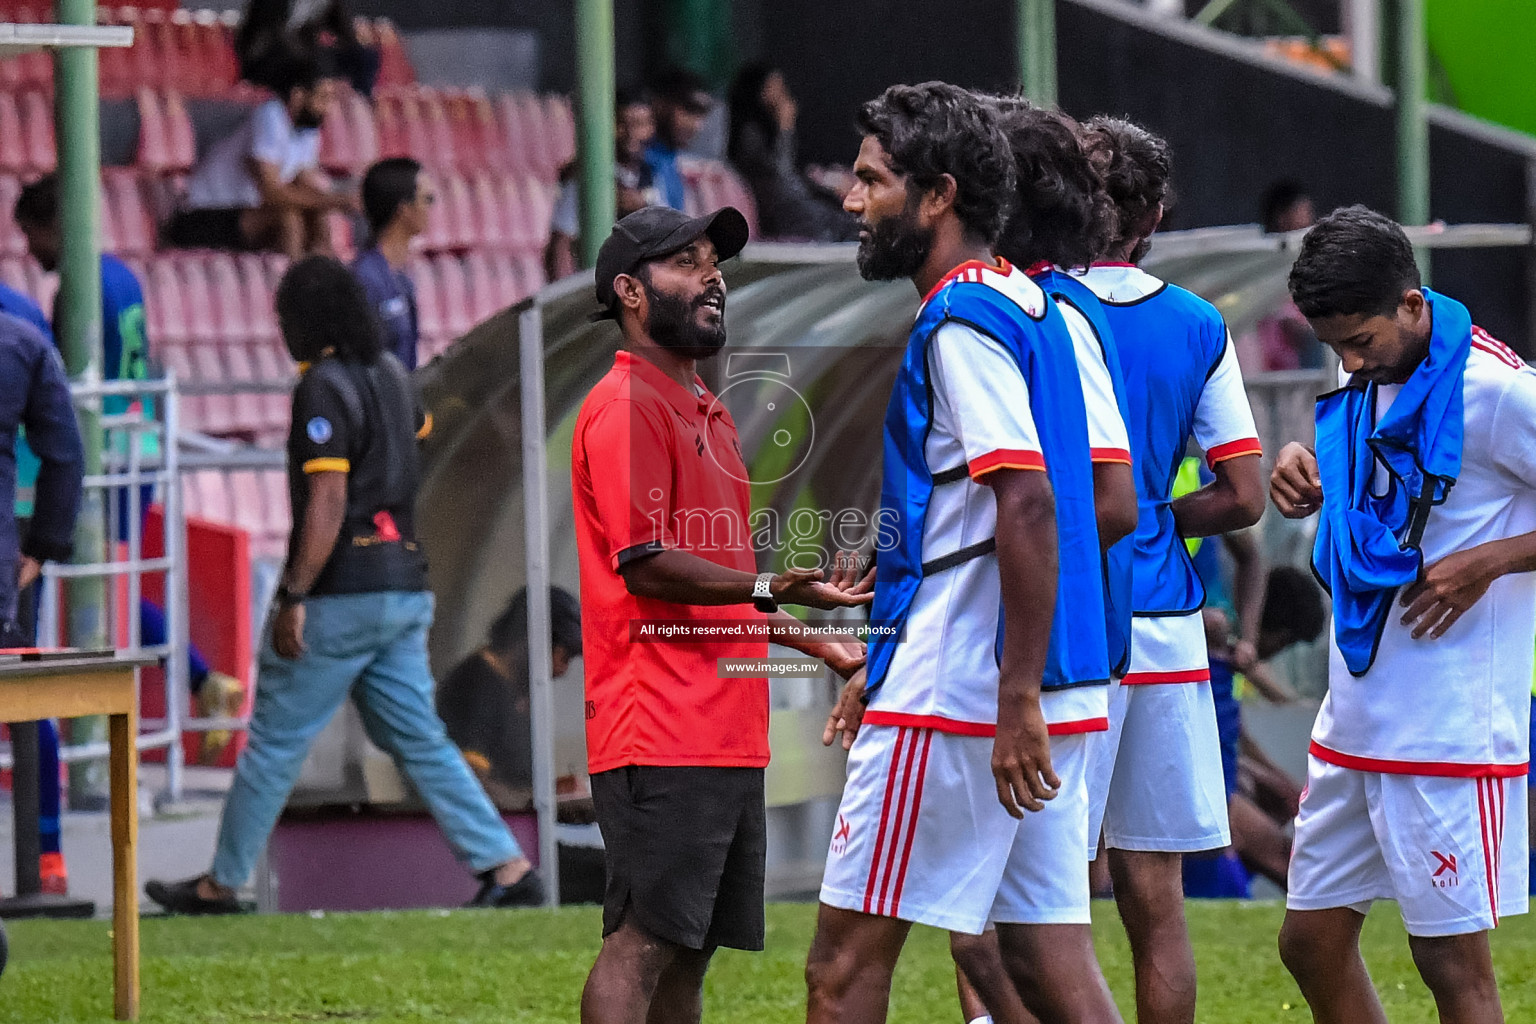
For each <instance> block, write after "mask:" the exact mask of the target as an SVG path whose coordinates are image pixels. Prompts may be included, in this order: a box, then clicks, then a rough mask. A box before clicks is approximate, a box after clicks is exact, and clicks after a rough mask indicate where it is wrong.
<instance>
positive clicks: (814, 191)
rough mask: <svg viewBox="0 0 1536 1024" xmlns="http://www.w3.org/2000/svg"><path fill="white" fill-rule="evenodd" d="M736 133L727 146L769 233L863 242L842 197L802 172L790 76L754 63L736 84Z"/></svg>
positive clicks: (733, 106)
mask: <svg viewBox="0 0 1536 1024" xmlns="http://www.w3.org/2000/svg"><path fill="white" fill-rule="evenodd" d="M730 105H731V135H730V143H729V144H728V146H727V148H726V155H727V156H728V157H729V158H730V161H731V163H732V164H734V165H735V167H736V170H737V171H739V172H740V173H741V176H742V177H743V178H745V179H746V180H747V186H748V187H749V188H751V189H752V197H753V198H754V199H755V200H756V201H757V216H758V220H759V222H760V223H761V225H762V232H763V235H764V236H766V237H768V238H792V239H798V240H808V241H813V242H848V241H854V240H856V239H857V238H858V235H859V230H858V226H857V225H856V224H855V222H854V218H853V217H851V216H849V215H848V214H847V213H846V212H844V210H843V200H842V197H841V196H837V195H834V194H832V193H831V192H829V191H827V190H826V189H823V188H822V187H821V186H820V185H817V184H816V183H815V182H813V181H811V180H810V179H809V178H807V177H806V176H805V174H804V173H803V172H802V171H801V170H800V165H799V163H798V160H797V156H796V148H795V118H796V116H797V113H798V108H797V106H796V105H795V98H794V97H793V96H791V95H790V92H789V86H788V85H787V84H786V83H785V81H784V75H783V73H782V72H780V71H779V70H778V69H776V68H772V67H770V66H768V65H767V64H749V65H747V66H746V67H745V68H743V69H742V70H741V73H740V74H738V75H737V76H736V81H735V83H734V84H733V85H732V86H731V95H730Z"/></svg>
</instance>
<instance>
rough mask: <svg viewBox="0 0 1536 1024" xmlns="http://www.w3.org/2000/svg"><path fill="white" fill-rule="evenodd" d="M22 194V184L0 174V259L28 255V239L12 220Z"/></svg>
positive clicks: (6, 175)
mask: <svg viewBox="0 0 1536 1024" xmlns="http://www.w3.org/2000/svg"><path fill="white" fill-rule="evenodd" d="M20 192H21V182H19V181H17V180H16V179H15V178H13V177H12V176H10V175H9V174H0V258H4V257H16V256H25V255H26V254H27V238H26V236H25V235H23V234H22V233H21V229H20V228H18V227H17V226H16V222H15V220H13V219H12V218H11V211H12V210H14V209H15V208H16V196H17V195H19V194H20Z"/></svg>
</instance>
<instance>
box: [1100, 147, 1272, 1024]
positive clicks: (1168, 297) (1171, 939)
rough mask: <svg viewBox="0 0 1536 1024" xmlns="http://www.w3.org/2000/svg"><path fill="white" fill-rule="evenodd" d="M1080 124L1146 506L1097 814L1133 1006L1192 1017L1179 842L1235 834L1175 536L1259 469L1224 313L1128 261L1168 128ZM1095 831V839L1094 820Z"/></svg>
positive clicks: (1245, 498) (1195, 531)
mask: <svg viewBox="0 0 1536 1024" xmlns="http://www.w3.org/2000/svg"><path fill="white" fill-rule="evenodd" d="M1083 137H1084V141H1085V144H1086V145H1087V147H1088V150H1089V153H1090V156H1091V157H1092V158H1093V160H1094V161H1095V164H1096V165H1097V166H1098V168H1099V170H1100V173H1101V174H1102V175H1103V177H1104V181H1105V188H1106V191H1107V192H1108V193H1109V195H1110V197H1111V198H1112V199H1113V200H1114V203H1115V206H1116V208H1117V211H1118V213H1119V225H1118V232H1117V234H1116V237H1115V239H1114V241H1113V242H1112V243H1111V245H1110V249H1109V252H1108V254H1106V255H1105V256H1104V257H1102V258H1101V259H1100V260H1098V261H1096V262H1095V263H1094V265H1093V267H1091V268H1090V269H1088V270H1087V271H1086V272H1082V273H1081V280H1082V282H1083V284H1085V285H1087V287H1088V288H1089V289H1090V290H1091V291H1092V293H1093V294H1094V295H1096V296H1097V297H1098V299H1099V300H1100V302H1101V304H1102V313H1103V316H1104V318H1105V320H1106V321H1107V322H1108V324H1109V327H1110V329H1111V330H1112V331H1113V332H1114V336H1115V349H1114V351H1115V353H1116V355H1117V357H1118V360H1119V366H1120V371H1121V373H1122V374H1123V376H1124V379H1125V387H1126V392H1127V395H1128V398H1129V402H1128V412H1129V415H1128V417H1127V422H1128V424H1129V426H1130V436H1131V453H1132V458H1133V461H1134V468H1135V476H1136V491H1137V500H1138V504H1139V506H1140V520H1139V522H1138V523H1137V527H1136V535H1135V538H1134V546H1135V556H1134V561H1133V565H1134V572H1133V579H1132V587H1131V590H1132V597H1133V601H1132V607H1133V609H1134V612H1135V615H1134V617H1133V619H1132V621H1131V653H1130V664H1129V666H1128V669H1127V671H1126V672H1125V674H1124V675H1123V676H1122V677H1121V678H1120V679H1119V680H1118V681H1117V682H1116V683H1115V684H1114V685H1113V686H1112V687H1111V689H1110V729H1109V731H1108V732H1107V733H1105V734H1103V735H1102V736H1101V737H1098V738H1097V739H1098V740H1100V741H1101V742H1098V743H1097V744H1096V747H1095V755H1096V756H1095V758H1094V763H1093V766H1092V768H1091V776H1090V778H1091V783H1090V784H1091V785H1092V786H1093V787H1094V788H1093V810H1094V813H1095V815H1096V817H1097V818H1098V819H1100V820H1102V823H1103V832H1104V845H1105V848H1106V853H1105V856H1106V858H1107V860H1108V862H1109V871H1110V875H1111V877H1112V878H1113V879H1114V889H1115V903H1116V906H1117V907H1118V908H1119V911H1120V919H1121V921H1122V922H1123V923H1124V924H1125V930H1126V936H1127V938H1128V939H1129V940H1130V945H1131V956H1132V961H1133V964H1134V967H1135V974H1136V1017H1137V1020H1138V1021H1140V1022H1141V1024H1189V1022H1190V1021H1193V1020H1194V1017H1195V996H1196V974H1195V959H1194V950H1193V948H1192V946H1191V944H1190V940H1189V933H1188V929H1187V926H1186V924H1185V920H1184V890H1183V877H1182V861H1183V855H1184V854H1185V853H1194V852H1198V851H1202V850H1214V849H1220V848H1222V847H1225V846H1227V845H1229V844H1230V842H1231V838H1230V830H1229V827H1228V823H1227V801H1226V787H1225V785H1224V780H1223V774H1222V766H1221V742H1220V734H1219V732H1218V729H1217V725H1216V710H1215V703H1214V700H1213V694H1212V688H1211V681H1210V666H1209V662H1208V661H1207V656H1206V646H1205V628H1204V624H1203V622H1202V619H1201V613H1200V608H1201V605H1202V604H1203V603H1204V599H1205V592H1204V588H1203V586H1202V585H1201V583H1200V579H1199V575H1198V574H1197V573H1196V572H1195V570H1194V566H1193V565H1192V564H1191V562H1190V558H1189V551H1188V549H1187V548H1186V547H1185V543H1184V539H1185V538H1186V537H1208V536H1214V535H1216V534H1220V533H1227V532H1230V531H1233V530H1239V529H1243V528H1245V527H1248V526H1251V525H1253V524H1254V523H1255V522H1257V521H1258V519H1259V516H1260V515H1262V514H1263V511H1264V484H1263V474H1262V472H1261V470H1260V468H1259V442H1258V437H1257V431H1256V430H1255V428H1254V421H1253V414H1252V412H1251V411H1250V410H1249V407H1248V398H1247V395H1246V394H1245V392H1244V390H1243V380H1242V375H1241V373H1240V372H1239V370H1238V365H1237V355H1236V352H1235V351H1234V349H1233V346H1232V342H1231V337H1230V336H1229V334H1228V332H1227V327H1226V324H1225V323H1224V322H1223V321H1222V317H1221V314H1220V313H1219V312H1218V311H1217V310H1216V308H1215V307H1214V306H1212V305H1211V304H1210V303H1209V302H1207V301H1205V300H1204V299H1202V298H1200V297H1199V296H1197V295H1194V294H1193V293H1191V292H1189V291H1187V290H1185V289H1183V288H1180V287H1179V286H1178V285H1174V284H1169V283H1167V282H1165V281H1162V280H1159V279H1158V278H1157V277H1155V276H1154V275H1152V274H1149V273H1148V272H1147V271H1145V270H1143V269H1142V268H1141V267H1139V266H1137V264H1138V263H1139V261H1140V260H1141V259H1142V257H1144V256H1145V255H1146V253H1147V251H1148V250H1149V249H1150V247H1151V237H1152V233H1153V232H1154V231H1156V229H1157V226H1158V223H1159V222H1160V221H1161V219H1162V214H1163V200H1164V198H1165V197H1166V195H1167V192H1168V188H1169V179H1170V175H1171V156H1170V154H1169V150H1168V145H1167V143H1166V142H1164V141H1163V140H1162V139H1159V138H1158V137H1157V136H1155V135H1153V134H1152V133H1150V132H1148V131H1146V130H1145V129H1143V128H1141V127H1139V126H1137V125H1134V124H1131V123H1129V122H1126V121H1121V120H1117V119H1112V118H1094V119H1093V120H1091V121H1089V122H1088V124H1087V125H1085V126H1084V132H1083ZM1191 442H1193V443H1194V444H1195V445H1197V446H1198V447H1199V448H1200V449H1201V450H1202V451H1203V452H1204V454H1205V461H1206V462H1207V463H1208V464H1209V465H1210V467H1211V469H1212V472H1213V474H1214V481H1213V482H1212V483H1210V484H1208V485H1206V486H1204V487H1201V488H1199V489H1198V490H1196V491H1194V492H1192V493H1189V494H1185V495H1183V496H1181V497H1178V498H1174V496H1173V493H1172V491H1173V486H1174V482H1175V480H1176V478H1177V475H1178V470H1179V466H1180V464H1181V463H1182V461H1183V459H1184V456H1185V454H1186V451H1187V449H1188V447H1189V445H1190V444H1191ZM1245 639H1249V640H1256V639H1257V638H1256V637H1248V638H1245ZM1091 834H1094V836H1095V840H1097V829H1093V830H1092V833H1091ZM1095 852H1096V851H1092V852H1089V853H1088V856H1089V858H1090V859H1093V858H1094V854H1095Z"/></svg>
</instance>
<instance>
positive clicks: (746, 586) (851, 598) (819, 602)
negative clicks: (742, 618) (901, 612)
mask: <svg viewBox="0 0 1536 1024" xmlns="http://www.w3.org/2000/svg"><path fill="white" fill-rule="evenodd" d="M619 573H620V574H621V575H622V576H623V577H624V585H625V587H627V588H628V589H629V592H630V593H631V594H634V595H635V596H637V597H650V598H654V599H656V600H658V601H671V602H673V603H674V604H695V605H725V604H751V603H752V587H753V584H754V583H756V581H757V577H756V576H754V575H753V574H752V573H749V572H742V571H741V570H739V569H729V568H726V567H725V566H723V565H717V564H715V563H714V562H711V561H710V560H709V559H707V558H700V557H699V556H698V555H694V554H689V553H688V552H686V551H676V550H674V551H658V552H657V553H656V554H654V555H648V556H646V557H644V558H637V559H635V560H634V561H632V562H628V563H626V564H624V565H623V566H621V567H620V568H619ZM822 575H823V573H822V571H821V570H820V569H788V570H786V571H784V572H781V573H779V574H778V575H777V576H775V577H774V579H773V582H772V583H771V584H769V590H770V591H771V592H772V594H773V599H774V600H775V601H778V602H780V603H781V604H798V605H803V606H805V607H807V608H821V609H831V608H853V607H857V606H858V605H864V604H868V603H869V602H870V601H872V600H874V596H875V595H874V594H873V592H871V593H865V594H855V593H850V592H846V591H842V590H839V589H837V588H836V587H833V586H830V585H829V584H826V583H823V582H822Z"/></svg>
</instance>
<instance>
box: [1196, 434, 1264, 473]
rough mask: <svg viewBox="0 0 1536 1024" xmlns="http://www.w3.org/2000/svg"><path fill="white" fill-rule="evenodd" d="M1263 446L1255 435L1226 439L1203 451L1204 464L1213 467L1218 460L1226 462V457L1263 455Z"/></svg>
mask: <svg viewBox="0 0 1536 1024" xmlns="http://www.w3.org/2000/svg"><path fill="white" fill-rule="evenodd" d="M1263 454H1264V446H1263V445H1261V444H1259V439H1258V438H1256V437H1244V438H1241V439H1240V440H1237V441H1228V442H1227V443H1226V444H1218V445H1217V446H1216V447H1214V448H1212V449H1210V450H1209V451H1207V452H1206V453H1205V464H1206V465H1207V466H1211V467H1212V468H1214V467H1215V465H1216V463H1218V462H1226V461H1227V460H1228V459H1236V458H1240V457H1241V456H1244V455H1263Z"/></svg>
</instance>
